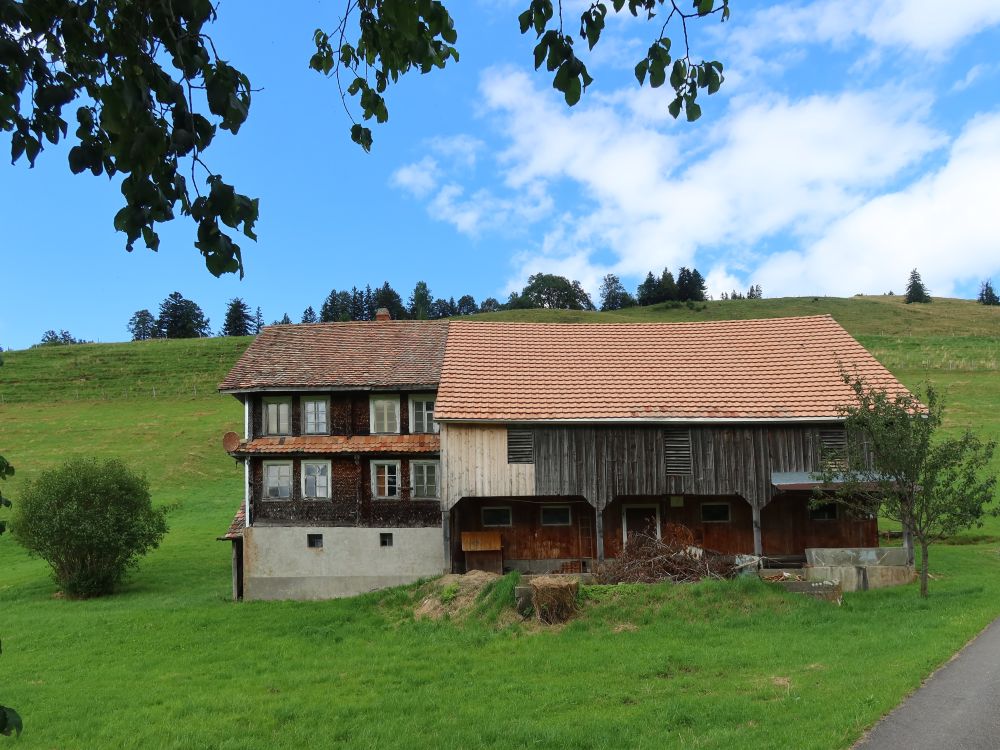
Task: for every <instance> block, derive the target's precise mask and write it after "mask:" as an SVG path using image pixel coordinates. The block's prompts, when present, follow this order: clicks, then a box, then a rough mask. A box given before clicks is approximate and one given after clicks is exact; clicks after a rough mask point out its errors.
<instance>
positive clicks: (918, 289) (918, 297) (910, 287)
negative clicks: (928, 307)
mask: <svg viewBox="0 0 1000 750" xmlns="http://www.w3.org/2000/svg"><path fill="white" fill-rule="evenodd" d="M930 301H931V295H930V293H929V292H928V291H927V287H926V286H924V282H923V280H922V279H921V278H920V274H919V273H918V272H917V269H916V268H914V269H913V270H912V271H910V280H909V281H908V282H907V284H906V304H908V305H909V304H911V303H913V302H918V303H927V302H930Z"/></svg>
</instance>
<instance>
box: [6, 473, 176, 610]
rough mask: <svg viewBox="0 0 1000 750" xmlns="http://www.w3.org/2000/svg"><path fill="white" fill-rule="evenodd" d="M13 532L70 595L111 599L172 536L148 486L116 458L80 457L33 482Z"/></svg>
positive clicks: (16, 510)
mask: <svg viewBox="0 0 1000 750" xmlns="http://www.w3.org/2000/svg"><path fill="white" fill-rule="evenodd" d="M11 533H12V535H13V537H14V539H15V540H17V541H18V542H19V543H20V544H21V545H22V546H23V547H24V548H25V549H27V550H28V552H29V553H31V554H32V555H35V556H37V557H40V558H42V559H43V560H45V561H46V562H47V563H48V564H49V565H50V566H51V567H52V572H53V575H54V577H55V580H56V583H58V584H59V586H60V587H61V588H62V590H63V592H64V593H65V594H66V595H67V596H71V597H74V598H86V597H91V596H101V595H103V594H109V593H111V592H112V591H113V590H114V589H115V587H116V586H117V585H118V584H119V583H121V581H122V580H123V579H124V578H125V574H126V573H127V572H128V570H129V568H132V567H135V565H137V564H138V561H139V558H140V557H142V556H143V555H145V554H146V553H147V552H148V551H149V550H151V549H154V548H156V547H158V546H159V544H160V541H161V540H162V539H163V536H164V535H165V534H166V533H167V521H166V509H165V508H154V507H153V504H152V501H151V500H150V497H149V483H148V482H147V481H146V478H145V477H143V476H140V475H138V474H136V473H135V472H133V471H132V470H131V469H129V468H128V466H126V465H125V464H124V463H122V462H121V461H119V460H117V459H109V460H105V461H98V460H97V459H92V458H91V459H87V458H74V459H71V460H70V461H67V462H66V463H64V464H63V465H62V466H61V467H59V468H57V469H53V470H51V471H48V472H45V473H44V474H43V475H42V476H40V477H39V478H38V479H36V480H34V481H32V482H28V483H27V484H26V485H25V487H24V490H23V492H22V493H21V494H20V497H18V501H17V503H16V504H15V507H14V517H13V518H12V520H11Z"/></svg>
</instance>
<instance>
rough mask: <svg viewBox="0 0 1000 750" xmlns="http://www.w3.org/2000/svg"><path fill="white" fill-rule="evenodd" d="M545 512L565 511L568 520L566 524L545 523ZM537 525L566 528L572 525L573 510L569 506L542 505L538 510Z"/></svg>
mask: <svg viewBox="0 0 1000 750" xmlns="http://www.w3.org/2000/svg"><path fill="white" fill-rule="evenodd" d="M546 510H565V511H566V513H567V514H568V515H569V520H567V521H566V523H545V520H544V518H545V511H546ZM538 524H539V525H540V526H561V527H563V528H565V527H566V526H572V525H573V508H572V507H570V506H569V505H543V506H542V507H541V508H539V510H538Z"/></svg>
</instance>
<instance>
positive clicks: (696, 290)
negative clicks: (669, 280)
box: [688, 268, 708, 302]
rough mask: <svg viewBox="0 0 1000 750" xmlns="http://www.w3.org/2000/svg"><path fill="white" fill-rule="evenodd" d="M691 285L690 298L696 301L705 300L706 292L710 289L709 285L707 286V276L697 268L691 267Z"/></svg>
mask: <svg viewBox="0 0 1000 750" xmlns="http://www.w3.org/2000/svg"><path fill="white" fill-rule="evenodd" d="M689 286H690V292H689V294H690V296H689V297H688V299H689V300H692V301H694V302H704V301H705V293H706V292H707V291H708V287H706V286H705V278H704V277H703V276H702V275H701V272H700V271H699V270H698V269H697V268H692V269H691V281H690V282H689Z"/></svg>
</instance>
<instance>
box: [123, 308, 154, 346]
mask: <svg viewBox="0 0 1000 750" xmlns="http://www.w3.org/2000/svg"><path fill="white" fill-rule="evenodd" d="M128 332H129V333H131V334H132V340H133V341H145V340H146V339H151V338H153V337H154V336H156V318H154V317H153V313H151V312H150V311H149V310H137V311H136V312H135V314H134V315H133V316H132V317H131V318H129V321H128Z"/></svg>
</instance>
